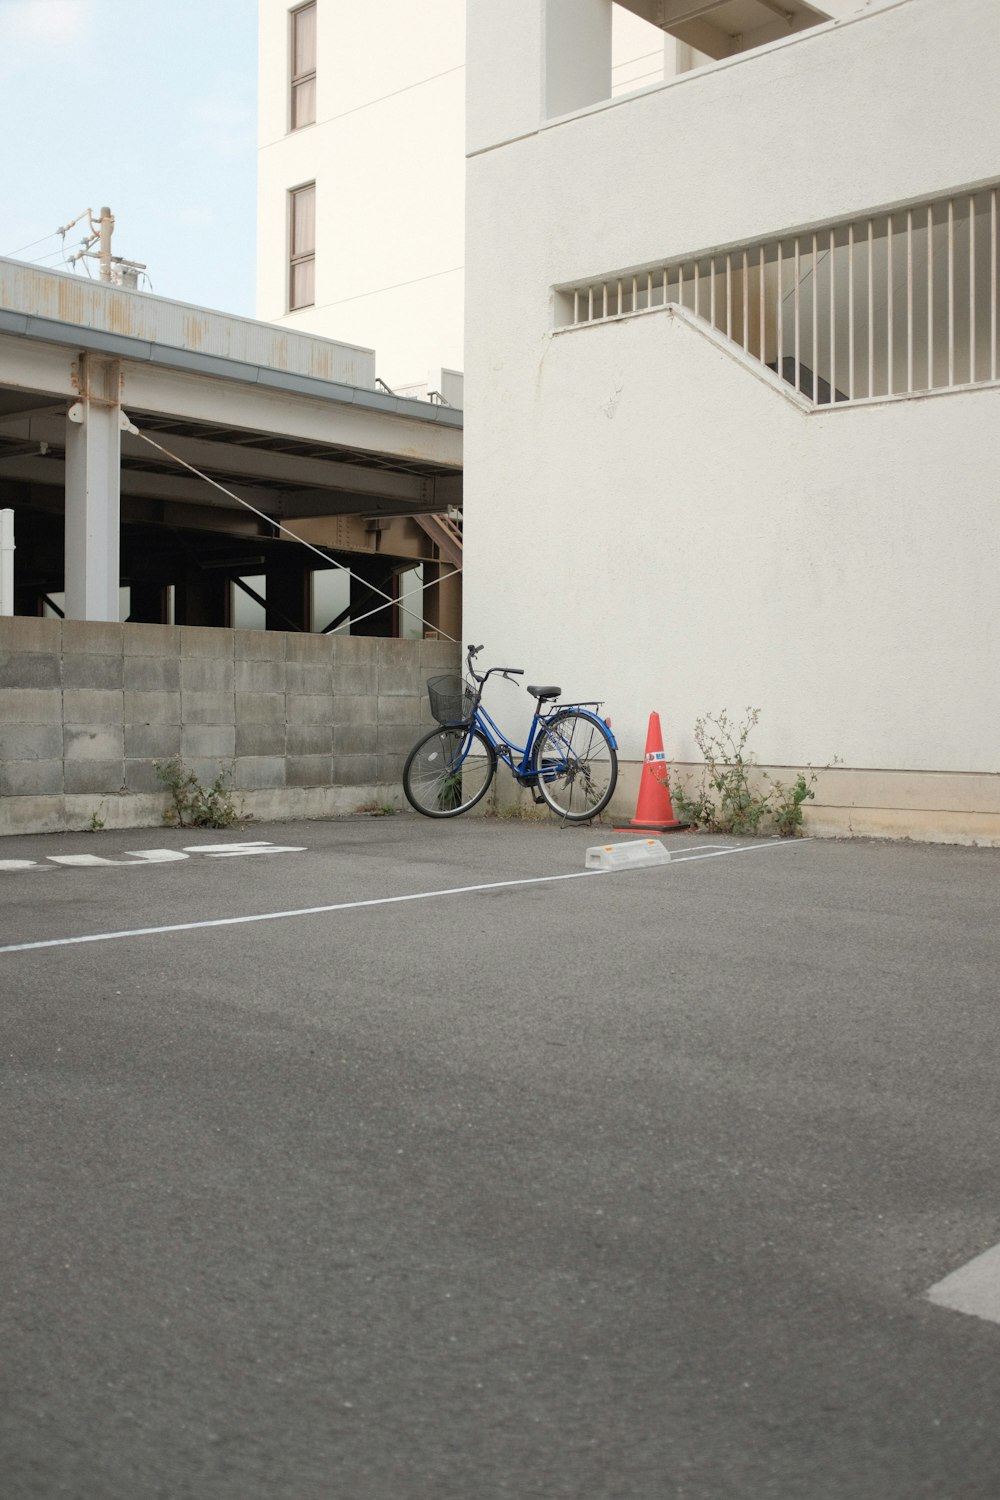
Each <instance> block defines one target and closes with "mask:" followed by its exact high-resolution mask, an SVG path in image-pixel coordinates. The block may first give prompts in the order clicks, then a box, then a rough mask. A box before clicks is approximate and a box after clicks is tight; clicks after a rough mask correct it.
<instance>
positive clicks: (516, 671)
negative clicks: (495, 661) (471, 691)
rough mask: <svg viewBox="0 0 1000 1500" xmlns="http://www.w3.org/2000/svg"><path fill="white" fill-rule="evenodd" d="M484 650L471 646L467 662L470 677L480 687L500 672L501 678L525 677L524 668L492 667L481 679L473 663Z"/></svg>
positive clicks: (480, 647)
mask: <svg viewBox="0 0 1000 1500" xmlns="http://www.w3.org/2000/svg"><path fill="white" fill-rule="evenodd" d="M482 649H483V648H482V646H471V645H470V646H469V654H468V656H467V658H466V662H467V665H468V668H469V676H470V677H472V678H474V679H475V681H476V682H478V683H479V685H480V687H482V686H483V684H484V683H485V681H486V679H487V677H492V675H493V673H494V672H499V673H500V676H501V677H507V678H511V677H523V676H524V668H523V667H490V669H489V671H488V672H486V673H484V675H483V676H482V677H480V675H479V673H478V672H477V671H476V669H475V667H474V666H473V665H472V662H473V658H474V657H477V656H478V655H479V653H480V651H482Z"/></svg>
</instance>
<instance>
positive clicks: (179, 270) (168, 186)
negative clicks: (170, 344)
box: [0, 0, 257, 317]
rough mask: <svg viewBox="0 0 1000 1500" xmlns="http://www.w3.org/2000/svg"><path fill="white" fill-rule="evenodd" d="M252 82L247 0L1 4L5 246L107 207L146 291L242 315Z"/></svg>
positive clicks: (46, 257) (252, 152) (0, 221)
mask: <svg viewBox="0 0 1000 1500" xmlns="http://www.w3.org/2000/svg"><path fill="white" fill-rule="evenodd" d="M256 89H257V4H256V0H0V142H2V145H0V255H10V254H12V253H13V252H20V253H18V254H17V256H16V258H17V259H19V260H35V259H37V258H39V257H41V261H40V263H41V264H42V265H45V266H50V267H54V268H58V267H59V257H58V251H59V239H58V238H50V239H48V240H46V241H45V242H44V243H43V244H39V245H34V246H33V247H32V248H30V249H21V247H22V246H25V245H28V244H29V242H31V241H33V240H40V239H41V238H42V236H44V235H49V234H51V232H52V231H53V230H55V229H56V228H57V227H58V226H59V225H61V224H66V223H67V222H68V221H69V220H70V219H73V218H75V217H76V215H77V214H78V213H80V211H81V210H82V209H85V208H92V209H93V210H94V213H95V215H96V214H97V212H98V210H99V209H100V208H101V206H102V204H107V205H108V206H109V207H110V208H111V211H112V212H113V214H114V215H115V221H116V223H115V233H114V240H113V245H112V249H113V251H114V253H115V254H117V255H124V256H127V257H129V258H131V259H133V260H139V261H145V262H146V263H147V264H148V266H149V272H148V275H149V277H150V279H151V281H152V290H153V291H154V292H155V293H157V294H158V295H160V296H164V297H171V298H175V299H177V300H179V301H182V302H193V303H197V304H199V305H201V306H205V307H215V308H219V309H221V310H223V311H225V312H233V313H242V314H244V315H246V316H250V317H252V316H253V312H254V238H255V180H256V157H257V150H256V144H257V143H256V110H257V99H256ZM82 233H83V226H79V227H77V228H76V229H73V230H71V231H70V233H69V234H68V235H67V237H66V245H67V251H70V250H72V249H75V248H77V246H78V243H79V239H80V237H81V235H82ZM91 269H92V271H93V274H94V275H95V276H96V274H97V268H96V264H93V263H92V265H91ZM77 274H79V275H81V276H86V271H84V270H83V269H82V267H81V268H79V269H78V272H77Z"/></svg>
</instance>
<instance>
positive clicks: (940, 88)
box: [465, 0, 1000, 842]
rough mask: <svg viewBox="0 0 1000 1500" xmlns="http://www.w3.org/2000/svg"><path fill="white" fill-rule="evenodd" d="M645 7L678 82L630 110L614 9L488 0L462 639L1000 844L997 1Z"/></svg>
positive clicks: (917, 824)
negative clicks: (722, 717) (748, 724)
mask: <svg viewBox="0 0 1000 1500" xmlns="http://www.w3.org/2000/svg"><path fill="white" fill-rule="evenodd" d="M629 8H630V9H631V10H633V11H635V12H637V13H639V14H640V15H641V16H642V18H643V19H644V20H646V21H650V22H656V23H658V25H659V26H660V27H661V28H662V29H663V31H664V33H665V35H666V37H667V39H668V52H667V64H668V70H669V67H670V65H671V61H672V63H673V66H675V67H677V66H679V67H682V68H685V69H686V71H683V72H680V73H675V74H674V75H673V76H670V74H669V71H668V73H667V74H666V75H665V76H664V77H663V78H662V80H660V81H654V82H653V83H651V84H648V85H645V86H642V87H640V88H639V89H638V90H637V91H635V92H631V93H629V92H626V93H617V94H615V92H614V83H613V78H612V71H611V65H612V56H611V21H612V6H611V4H610V0H506V3H505V4H504V5H503V6H497V5H494V4H491V3H487V0H470V5H469V10H468V96H467V97H468V137H467V141H468V168H467V184H466V188H467V220H468V227H467V274H466V297H467V306H468V309H469V317H468V334H467V339H466V356H465V369H466V377H467V402H466V404H467V419H466V436H465V467H466V480H465V493H466V528H465V540H466V546H465V556H466V572H465V599H466V629H465V635H466V638H467V639H470V638H472V637H473V636H474V637H475V638H476V639H477V640H481V641H484V642H485V643H486V647H487V650H486V655H487V656H488V657H489V658H490V659H493V660H495V659H498V658H499V657H501V656H502V657H503V658H504V659H505V660H508V661H517V662H518V663H519V664H522V665H523V666H524V667H525V668H527V669H528V670H529V672H530V673H532V674H533V675H534V676H535V678H536V680H546V681H547V680H554V681H561V682H562V685H563V687H564V690H565V692H566V693H567V694H569V695H573V696H586V695H591V696H593V695H598V696H601V697H603V698H604V699H605V700H606V701H607V705H608V709H609V710H610V712H611V714H612V717H613V719H614V722H615V727H616V730H617V731H618V733H619V737H620V741H621V745H622V753H623V756H624V757H625V759H626V760H627V761H629V762H631V763H632V765H633V767H634V766H635V765H636V763H637V762H638V761H639V760H640V759H641V756H642V753H643V748H644V742H645V733H646V727H647V722H648V716H649V713H650V712H651V711H652V710H654V709H655V710H657V711H658V712H659V713H660V714H661V716H662V719H663V723H664V729H665V734H666V749H667V752H668V756H669V757H670V759H671V760H673V761H674V762H678V763H694V762H695V761H696V759H697V752H696V747H695V743H694V738H693V726H694V723H695V720H696V719H697V718H698V716H699V715H701V714H703V713H705V712H706V711H707V710H718V709H721V708H722V707H726V708H728V709H729V710H730V711H735V712H737V713H738V712H739V711H741V710H742V708H743V706H744V705H753V706H755V707H759V708H760V710H761V721H760V726H759V730H758V732H757V735H756V737H755V740H754V741H753V747H754V748H755V749H756V751H757V754H758V756H759V758H760V760H761V761H762V762H763V763H765V764H770V765H772V766H779V767H798V766H801V765H805V764H806V763H812V764H814V765H820V766H822V765H825V764H827V763H829V762H830V761H831V759H832V758H833V757H834V756H837V757H839V758H840V759H841V760H842V762H843V765H842V766H840V767H838V768H837V769H836V770H834V771H831V772H828V773H827V774H825V775H824V776H823V778H822V780H821V783H820V787H819V789H818V795H817V802H816V804H814V805H813V806H812V808H811V810H810V817H811V819H812V822H813V826H814V827H816V828H817V829H823V830H826V831H836V830H844V831H847V830H853V831H855V832H863V833H877V834H912V835H914V836H922V837H930V838H942V839H958V840H979V841H983V842H990V841H992V842H1000V774H998V773H1000V703H998V699H997V694H996V690H995V689H996V682H997V680H998V677H1000V629H998V624H997V613H998V612H997V605H998V595H1000V582H998V580H1000V519H998V510H997V485H998V481H997V474H998V472H1000V462H998V461H1000V436H998V434H1000V382H998V364H997V341H998V313H997V279H998V269H997V267H998V228H997V209H998V183H1000V115H998V113H997V110H996V107H995V93H996V86H995V66H994V64H995V58H996V56H997V55H998V49H1000V7H998V6H997V5H996V3H995V0H948V3H947V4H942V3H941V0H867V3H865V0H810V3H809V4H805V3H803V0H783V3H782V4H781V5H780V6H778V5H775V4H773V3H771V0H631V3H630V6H629ZM671 47H672V48H673V52H672V53H671V51H670V48H671ZM693 48H698V49H699V51H700V54H701V57H700V58H699V57H697V56H695V55H694V54H693V51H692V49H693ZM706 59H707V60H706ZM692 63H700V65H698V66H695V67H693V68H692V67H691V66H690V65H691V64H692ZM515 557H516V566H515V565H514V564H513V559H514V558H515ZM503 558H511V559H512V565H511V566H510V567H503V568H502V567H500V566H498V559H503ZM521 696H522V698H523V695H521ZM623 785H624V792H623V798H624V800H623V804H622V811H623V812H626V811H631V808H632V807H634V800H633V801H632V802H631V806H630V805H629V797H630V796H631V797H632V798H633V799H634V790H635V775H634V774H633V776H632V778H631V781H630V780H629V778H628V777H626V778H624V783H623ZM630 788H631V791H630Z"/></svg>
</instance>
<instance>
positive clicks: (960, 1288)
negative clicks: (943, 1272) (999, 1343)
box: [927, 1245, 1000, 1323]
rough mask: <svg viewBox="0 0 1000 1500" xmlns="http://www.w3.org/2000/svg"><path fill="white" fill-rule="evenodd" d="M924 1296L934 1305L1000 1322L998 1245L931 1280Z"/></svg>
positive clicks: (992, 1321)
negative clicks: (931, 1282)
mask: <svg viewBox="0 0 1000 1500" xmlns="http://www.w3.org/2000/svg"><path fill="white" fill-rule="evenodd" d="M927 1297H928V1300H929V1301H931V1302H934V1303H936V1304H937V1306H938V1307H950V1308H951V1310H952V1311H953V1312H961V1313H968V1314H969V1315H970V1316H971V1317H973V1318H986V1319H988V1320H989V1322H991V1323H1000V1245H994V1246H993V1249H992V1250H984V1251H983V1253H982V1255H977V1256H976V1258H975V1260H970V1261H968V1262H967V1264H966V1265H964V1266H959V1268H958V1270H957V1271H952V1273H951V1275H950V1276H945V1277H944V1279H943V1280H942V1281H937V1282H935V1283H934V1285H933V1286H932V1287H931V1289H930V1291H929V1292H928V1293H927Z"/></svg>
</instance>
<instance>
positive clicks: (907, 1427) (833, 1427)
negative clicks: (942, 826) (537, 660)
mask: <svg viewBox="0 0 1000 1500" xmlns="http://www.w3.org/2000/svg"><path fill="white" fill-rule="evenodd" d="M621 838H622V835H616V834H612V833H611V831H610V830H609V829H608V828H603V829H599V830H590V829H579V828H576V829H562V828H560V827H558V825H557V824H556V823H555V822H554V821H548V822H542V823H519V822H514V821H511V822H504V821H496V820H487V819H476V818H466V819H463V820H458V821H456V822H454V823H452V822H443V823H437V822H430V821H427V820H424V819H420V818H417V817H416V816H413V815H397V816H394V817H385V818H366V817H356V818H348V819H341V820H334V821H330V822H313V823H284V824H268V825H251V826H249V827H246V828H242V829H236V830H228V831H222V832H215V831H211V830H198V831H190V830H177V829H169V830H159V829H146V830H139V831H136V830H132V831H129V832H101V833H95V834H51V835H45V836H40V835H24V836H20V837H17V838H7V839H4V840H2V841H0V995H2V1024H3V1046H2V1049H0V1053H2V1057H3V1066H4V1079H3V1093H2V1098H3V1134H4V1142H5V1149H4V1152H3V1165H2V1168H0V1171H2V1200H0V1201H2V1204H3V1212H2V1222H3V1229H2V1236H0V1350H2V1357H0V1391H2V1414H0V1474H2V1476H3V1481H2V1482H3V1494H4V1496H5V1500H28V1497H32V1500H33V1497H45V1500H49V1497H57V1496H58V1497H63V1496H69V1497H74V1500H77V1497H78V1500H145V1497H153V1496H156V1497H160V1496H163V1497H170V1500H181V1497H183V1500H187V1497H191V1500H327V1497H336V1500H340V1497H343V1500H500V1497H515V1500H527V1497H536V1496H537V1497H542V1500H612V1497H614V1500H619V1497H620V1500H730V1497H732V1500H736V1497H739V1500H996V1496H997V1495H998V1494H1000V1423H998V1421H997V1413H998V1411H1000V1324H998V1323H996V1322H994V1321H992V1320H990V1319H988V1318H981V1317H977V1316H971V1315H967V1314H964V1313H959V1312H955V1311H952V1310H951V1309H950V1308H948V1307H943V1306H938V1305H934V1304H933V1303H931V1302H930V1301H929V1300H928V1298H927V1292H928V1290H929V1289H930V1287H931V1286H932V1285H934V1284H935V1283H936V1282H938V1281H939V1280H940V1279H941V1278H942V1277H945V1276H946V1275H948V1274H949V1273H950V1272H952V1271H954V1270H956V1269H957V1268H958V1267H961V1266H963V1265H964V1264H965V1263H966V1262H968V1261H969V1260H970V1259H972V1258H973V1257H975V1256H978V1255H980V1254H981V1253H982V1252H983V1251H985V1250H988V1249H989V1248H990V1247H992V1246H994V1245H996V1244H997V1243H998V1242H1000V1191H998V1186H1000V1183H998V1175H1000V1174H998V1167H997V1162H998V1160H1000V1151H998V1147H1000V1091H998V1087H997V1061H998V1057H997V1054H998V1045H997V1036H998V1000H1000V983H998V978H997V976H998V972H1000V921H998V918H1000V850H988V849H974V848H958V847H943V846H923V845H913V844H906V843H898V844H883V843H878V842H865V841H843V842H841V841H811V840H798V841H788V842H774V843H772V842H768V841H732V842H728V843H727V842H726V841H723V840H717V839H708V838H704V837H700V838H699V837H696V836H692V835H690V834H685V833H681V834H672V835H669V836H665V837H664V843H666V844H667V846H668V848H669V849H670V850H671V852H672V854H673V858H672V860H671V862H670V863H669V864H667V865H664V866H661V867H658V868H652V869H639V870H632V871H627V872H616V873H611V874H605V873H591V872H586V871H585V870H584V854H585V851H586V849H587V848H588V847H589V846H591V845H593V844H595V843H598V842H608V841H617V840H619V839H621Z"/></svg>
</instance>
